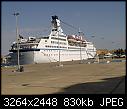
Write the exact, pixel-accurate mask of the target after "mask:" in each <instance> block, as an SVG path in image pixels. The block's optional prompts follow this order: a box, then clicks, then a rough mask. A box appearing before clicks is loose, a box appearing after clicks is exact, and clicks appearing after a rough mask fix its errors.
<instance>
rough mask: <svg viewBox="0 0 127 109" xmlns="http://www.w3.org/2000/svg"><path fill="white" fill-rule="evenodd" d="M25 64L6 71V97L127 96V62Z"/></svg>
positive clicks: (3, 82)
mask: <svg viewBox="0 0 127 109" xmlns="http://www.w3.org/2000/svg"><path fill="white" fill-rule="evenodd" d="M62 64H63V66H61V67H59V66H57V65H58V63H47V64H33V65H32V64H31V65H24V72H14V70H15V69H16V68H2V71H1V79H2V80H1V93H2V95H33V94H34V95H37V94H42V95H43V94H125V75H126V71H125V68H126V67H125V64H126V63H125V62H111V63H100V64H98V63H91V64H79V62H64V63H62Z"/></svg>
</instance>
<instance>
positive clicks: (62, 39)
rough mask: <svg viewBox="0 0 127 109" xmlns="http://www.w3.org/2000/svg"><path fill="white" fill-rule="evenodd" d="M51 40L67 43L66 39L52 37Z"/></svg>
mask: <svg viewBox="0 0 127 109" xmlns="http://www.w3.org/2000/svg"><path fill="white" fill-rule="evenodd" d="M51 39H55V40H61V41H66V39H61V38H57V37H51Z"/></svg>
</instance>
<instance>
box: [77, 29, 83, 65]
mask: <svg viewBox="0 0 127 109" xmlns="http://www.w3.org/2000/svg"><path fill="white" fill-rule="evenodd" d="M78 33H79V37H80V63H82V53H81V31H80V28H79V32H78Z"/></svg>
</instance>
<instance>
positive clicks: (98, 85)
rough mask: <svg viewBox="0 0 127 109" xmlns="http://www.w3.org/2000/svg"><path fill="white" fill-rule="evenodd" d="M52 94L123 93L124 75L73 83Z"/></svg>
mask: <svg viewBox="0 0 127 109" xmlns="http://www.w3.org/2000/svg"><path fill="white" fill-rule="evenodd" d="M54 94H125V76H122V77H114V78H106V79H103V80H102V81H101V82H88V83H81V84H75V85H72V86H69V87H65V88H63V89H61V91H60V92H56V93H54Z"/></svg>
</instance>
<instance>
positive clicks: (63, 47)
mask: <svg viewBox="0 0 127 109" xmlns="http://www.w3.org/2000/svg"><path fill="white" fill-rule="evenodd" d="M45 47H48V48H67V47H62V46H60V47H59V46H50V45H45Z"/></svg>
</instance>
